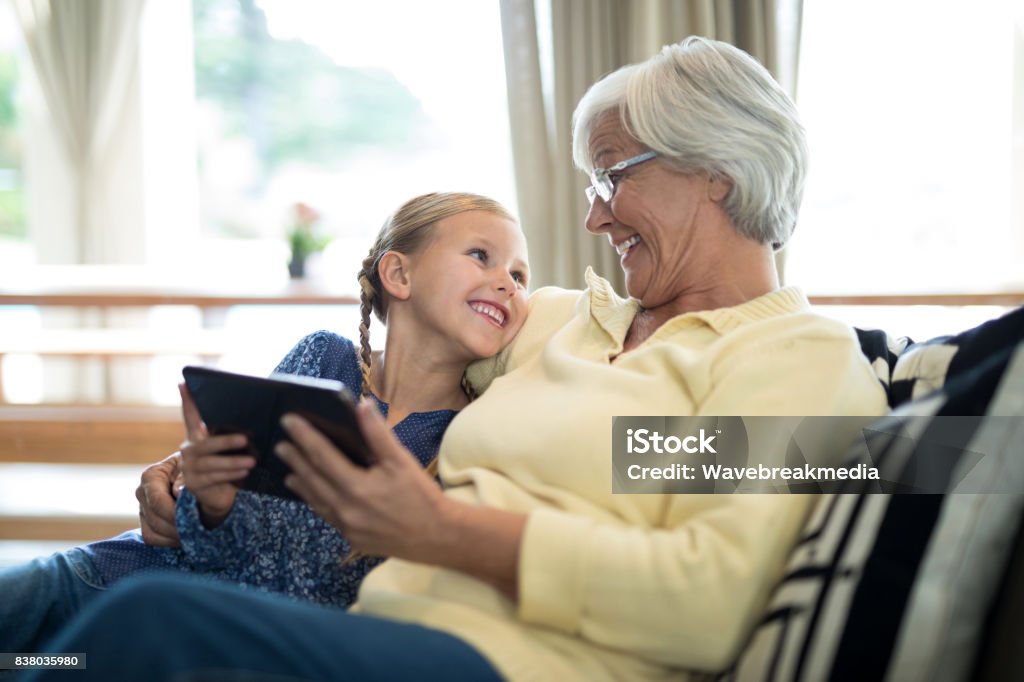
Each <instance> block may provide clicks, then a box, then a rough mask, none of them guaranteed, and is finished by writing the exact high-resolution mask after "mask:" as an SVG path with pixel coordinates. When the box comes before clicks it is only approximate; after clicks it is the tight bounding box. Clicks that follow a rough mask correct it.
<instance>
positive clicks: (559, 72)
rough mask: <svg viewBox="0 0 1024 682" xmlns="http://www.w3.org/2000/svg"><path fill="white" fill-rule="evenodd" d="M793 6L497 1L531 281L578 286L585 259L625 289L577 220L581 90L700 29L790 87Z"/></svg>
mask: <svg viewBox="0 0 1024 682" xmlns="http://www.w3.org/2000/svg"><path fill="white" fill-rule="evenodd" d="M541 3H544V4H541ZM538 10H540V11H541V16H542V18H541V19H540V20H538ZM800 11H801V0H540V1H539V2H538V3H535V1H534V0H501V22H502V35H503V42H504V49H505V72H506V79H507V83H508V96H509V97H508V98H509V115H510V119H511V126H512V149H513V156H514V160H515V172H516V188H517V192H518V196H519V215H520V218H521V220H522V224H523V230H524V231H525V233H526V236H527V239H528V240H529V243H530V269H531V272H532V279H533V283H534V285H535V286H544V285H549V284H554V285H558V286H564V287H576V288H579V287H582V286H583V270H584V268H585V267H586V266H587V265H592V266H594V269H595V270H596V271H597V272H598V273H599V274H600V275H602V276H604V277H606V278H608V279H609V280H611V281H612V283H613V284H614V285H615V286H616V288H617V289H619V290H620V291H622V290H623V289H624V287H623V281H622V273H621V270H620V269H619V266H618V256H617V255H616V254H615V252H614V251H613V250H612V249H611V248H610V247H609V246H608V244H607V240H605V239H599V238H597V237H595V236H593V235H591V234H589V233H587V232H586V231H585V230H584V228H583V221H584V218H585V216H586V212H587V202H586V199H585V197H584V195H583V188H584V187H585V186H586V178H585V177H584V176H583V175H582V174H581V173H580V172H579V171H577V170H576V169H575V168H574V167H573V165H572V151H571V143H572V139H571V135H572V130H571V118H572V112H573V109H574V108H575V106H576V102H577V101H578V100H579V98H580V97H582V96H583V93H584V92H585V91H586V89H587V88H588V87H589V86H590V85H591V84H592V83H594V82H595V81H596V80H598V79H599V78H600V77H601V76H603V75H605V74H607V73H608V72H610V71H613V70H614V69H616V68H618V67H620V66H623V65H625V64H629V63H633V62H637V61H641V60H643V59H646V58H648V57H650V56H652V55H654V54H655V53H656V52H657V51H658V50H659V49H660V48H661V47H662V46H663V45H667V44H669V43H675V42H678V41H680V40H682V39H683V38H685V37H686V36H688V35H702V36H705V37H708V38H715V39H718V40H724V41H727V42H730V43H732V44H734V45H736V46H737V47H740V48H742V49H743V50H746V51H747V52H749V53H750V54H752V55H753V56H754V57H756V58H758V59H759V60H760V61H761V62H762V63H763V64H764V65H765V66H766V67H767V68H768V69H769V71H771V72H772V74H773V75H774V76H775V77H776V78H777V79H778V80H779V82H780V83H781V84H782V85H783V86H784V87H786V88H787V89H789V91H790V93H791V94H794V90H795V84H796V64H797V49H798V44H799V38H800ZM548 12H549V14H548ZM780 266H781V263H780ZM780 274H781V267H780Z"/></svg>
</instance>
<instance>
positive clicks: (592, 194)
mask: <svg viewBox="0 0 1024 682" xmlns="http://www.w3.org/2000/svg"><path fill="white" fill-rule="evenodd" d="M657 155H658V152H644V153H643V154H639V155H637V156H634V157H633V158H631V159H626V160H625V161H619V162H618V163H617V164H615V165H614V166H612V167H611V168H595V169H594V170H592V171H590V185H589V186H588V187H587V188H586V189H585V190H584V192H586V194H587V201H589V202H590V203H591V204H593V203H594V199H595V198H596V197H601V200H602V201H605V202H608V201H611V200H612V197H613V196H615V182H616V180H618V177H617V176H619V175H621V174H622V171H624V170H626V169H627V168H630V167H632V166H636V165H639V164H641V163H643V162H644V161H650V160H651V159H653V158H654V157H655V156H657Z"/></svg>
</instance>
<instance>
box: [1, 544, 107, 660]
mask: <svg viewBox="0 0 1024 682" xmlns="http://www.w3.org/2000/svg"><path fill="white" fill-rule="evenodd" d="M105 589H106V588H105V587H104V585H103V580H102V578H101V577H100V575H99V572H98V571H97V570H96V567H95V566H94V565H93V562H92V560H91V559H89V557H88V556H86V554H85V552H83V551H82V550H81V549H78V548H77V547H76V548H74V549H70V550H68V551H67V552H58V553H57V554H54V555H52V556H50V557H47V558H41V559H34V560H33V561H30V562H28V563H27V564H21V565H20V566H13V567H11V568H5V569H0V651H5V652H11V653H32V652H37V651H40V649H41V647H42V645H43V644H44V643H45V642H46V641H47V640H49V639H50V638H51V637H53V636H54V635H55V634H56V633H57V632H58V631H60V629H61V628H62V627H63V626H64V625H66V624H67V623H68V621H70V620H71V618H72V617H73V616H74V615H75V614H77V613H78V612H79V611H81V610H82V609H83V608H85V607H86V606H87V605H88V604H90V603H92V602H93V601H94V600H95V599H96V598H97V597H98V596H100V595H101V594H103V592H104V591H105Z"/></svg>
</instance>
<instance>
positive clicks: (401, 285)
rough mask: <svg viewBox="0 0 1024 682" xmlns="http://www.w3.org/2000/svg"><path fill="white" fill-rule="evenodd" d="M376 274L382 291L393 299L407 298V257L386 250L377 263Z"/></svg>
mask: <svg viewBox="0 0 1024 682" xmlns="http://www.w3.org/2000/svg"><path fill="white" fill-rule="evenodd" d="M377 274H379V275H380V283H381V285H382V286H383V287H384V291H386V292H387V293H388V295H389V296H391V297H392V298H393V299H395V300H398V301H404V300H406V299H408V298H409V292H410V289H411V287H410V284H409V257H408V256H406V255H405V254H404V253H399V252H397V251H388V252H387V253H385V254H384V255H383V256H381V258H380V262H379V263H378V264H377Z"/></svg>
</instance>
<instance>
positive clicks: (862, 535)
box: [715, 308, 1024, 682]
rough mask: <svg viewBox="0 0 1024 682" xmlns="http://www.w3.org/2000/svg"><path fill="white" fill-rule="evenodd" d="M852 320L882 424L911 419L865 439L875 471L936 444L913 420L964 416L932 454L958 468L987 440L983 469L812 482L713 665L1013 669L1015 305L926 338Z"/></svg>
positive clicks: (727, 677)
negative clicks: (924, 484)
mask: <svg viewBox="0 0 1024 682" xmlns="http://www.w3.org/2000/svg"><path fill="white" fill-rule="evenodd" d="M857 333H858V337H859V339H860V342H861V347H862V350H863V351H864V354H865V355H866V356H867V358H868V360H869V362H870V363H871V366H872V368H873V369H874V370H875V373H876V374H877V376H878V378H879V381H880V382H881V383H882V385H883V386H884V387H885V389H886V392H887V394H888V397H889V403H890V406H891V407H892V408H893V412H892V413H891V414H890V415H888V416H887V417H885V418H883V419H884V420H885V422H886V428H887V429H889V430H890V432H891V430H892V429H893V428H896V429H900V428H911V427H912V428H914V429H916V430H917V432H916V433H915V437H914V438H891V439H890V440H889V441H888V442H887V443H886V445H885V447H886V452H884V453H882V455H883V456H886V457H887V458H885V459H883V458H882V457H880V456H879V453H878V452H872V455H873V457H874V459H875V461H879V462H882V461H884V462H885V463H890V469H891V470H890V471H888V472H887V474H884V475H883V478H885V476H886V475H888V476H890V477H898V476H899V475H900V473H901V472H906V471H910V470H913V468H914V467H915V466H917V467H919V466H921V465H922V460H923V458H928V457H934V448H933V449H931V450H930V449H929V448H927V447H923V446H921V445H920V444H921V443H923V442H924V441H925V440H926V438H923V437H920V436H922V430H923V433H926V432H927V431H929V430H930V429H933V428H939V427H940V426H941V425H942V424H943V423H946V422H948V420H946V422H944V418H946V417H950V416H963V417H971V418H972V419H970V420H968V421H967V424H968V425H969V428H967V430H966V431H965V433H966V435H965V436H964V437H963V442H962V443H960V444H959V446H958V449H957V451H956V453H957V455H958V456H955V457H952V458H947V459H946V460H944V461H943V462H942V463H940V464H939V466H942V467H946V468H948V469H949V471H947V472H945V473H946V474H948V477H949V480H951V481H956V480H958V475H957V473H958V470H960V472H961V473H962V470H963V469H964V468H965V467H969V466H971V465H973V464H974V463H976V461H977V459H976V458H975V460H974V461H973V462H968V461H967V459H969V455H970V454H971V452H972V451H980V450H981V449H982V448H984V451H985V452H986V453H988V456H990V458H989V459H986V460H985V463H986V465H987V466H989V467H990V468H989V469H987V470H986V474H987V475H988V476H989V478H990V479H991V480H992V481H994V484H993V485H991V486H989V488H990V489H986V490H982V491H980V492H979V491H975V492H971V493H962V492H959V491H958V489H957V488H956V487H951V489H950V490H949V491H947V492H946V493H943V494H887V493H878V492H873V491H870V490H867V489H865V488H864V487H863V486H865V484H864V483H858V482H851V483H850V484H849V488H845V489H844V490H843V493H842V494H833V495H823V496H822V499H821V500H820V501H819V503H818V504H817V505H816V507H815V509H814V511H813V512H812V513H811V515H810V516H809V518H808V520H807V522H806V525H805V527H804V529H803V532H802V535H801V537H800V539H799V541H798V544H797V546H796V548H795V549H794V552H793V554H792V555H791V557H790V560H789V564H788V566H787V568H786V571H785V575H784V577H783V578H782V580H781V582H780V583H779V585H778V586H777V587H776V589H775V591H774V593H773V595H772V597H771V599H770V602H769V606H768V609H767V611H766V614H765V616H764V618H763V620H762V621H761V623H760V624H759V625H758V627H757V628H756V630H755V631H754V633H753V635H752V636H751V638H750V640H749V642H748V643H747V645H746V647H745V648H744V650H743V652H742V653H741V655H740V657H739V658H738V660H737V662H736V664H735V665H734V666H733V667H732V668H731V669H730V670H728V671H727V672H725V673H724V674H722V675H718V676H715V679H717V680H719V681H720V682H748V681H751V682H752V681H757V682H762V681H765V680H771V681H783V680H785V681H791V680H792V681H798V680H799V681H808V682H817V681H819V680H857V681H869V680H928V681H932V680H950V681H953V680H1009V679H1024V525H1022V510H1024V427H1022V425H1024V308H1020V309H1017V310H1014V311H1012V312H1010V313H1008V314H1006V315H1004V316H1002V317H1000V318H998V319H996V320H992V321H990V322H987V323H985V324H983V325H981V326H979V327H976V328H974V329H971V330H969V331H966V332H964V333H962V334H958V335H956V336H949V337H941V338H937V339H932V340H929V341H926V342H924V343H913V342H912V341H910V340H909V339H893V338H891V337H889V336H887V335H886V334H885V333H884V332H881V331H877V330H858V331H857ZM961 431H963V429H961ZM858 448H859V450H858ZM863 449H864V447H863V445H862V444H860V445H854V446H853V448H852V449H851V452H850V453H848V458H849V460H851V461H852V460H855V459H857V458H861V457H863V456H864V452H863ZM928 464H929V465H932V466H935V465H936V464H935V462H933V461H929V462H928ZM893 467H896V468H897V469H899V470H896V469H893ZM889 480H894V479H892V478H890V479H889ZM960 480H962V476H961V477H960ZM996 483H997V484H996Z"/></svg>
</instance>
